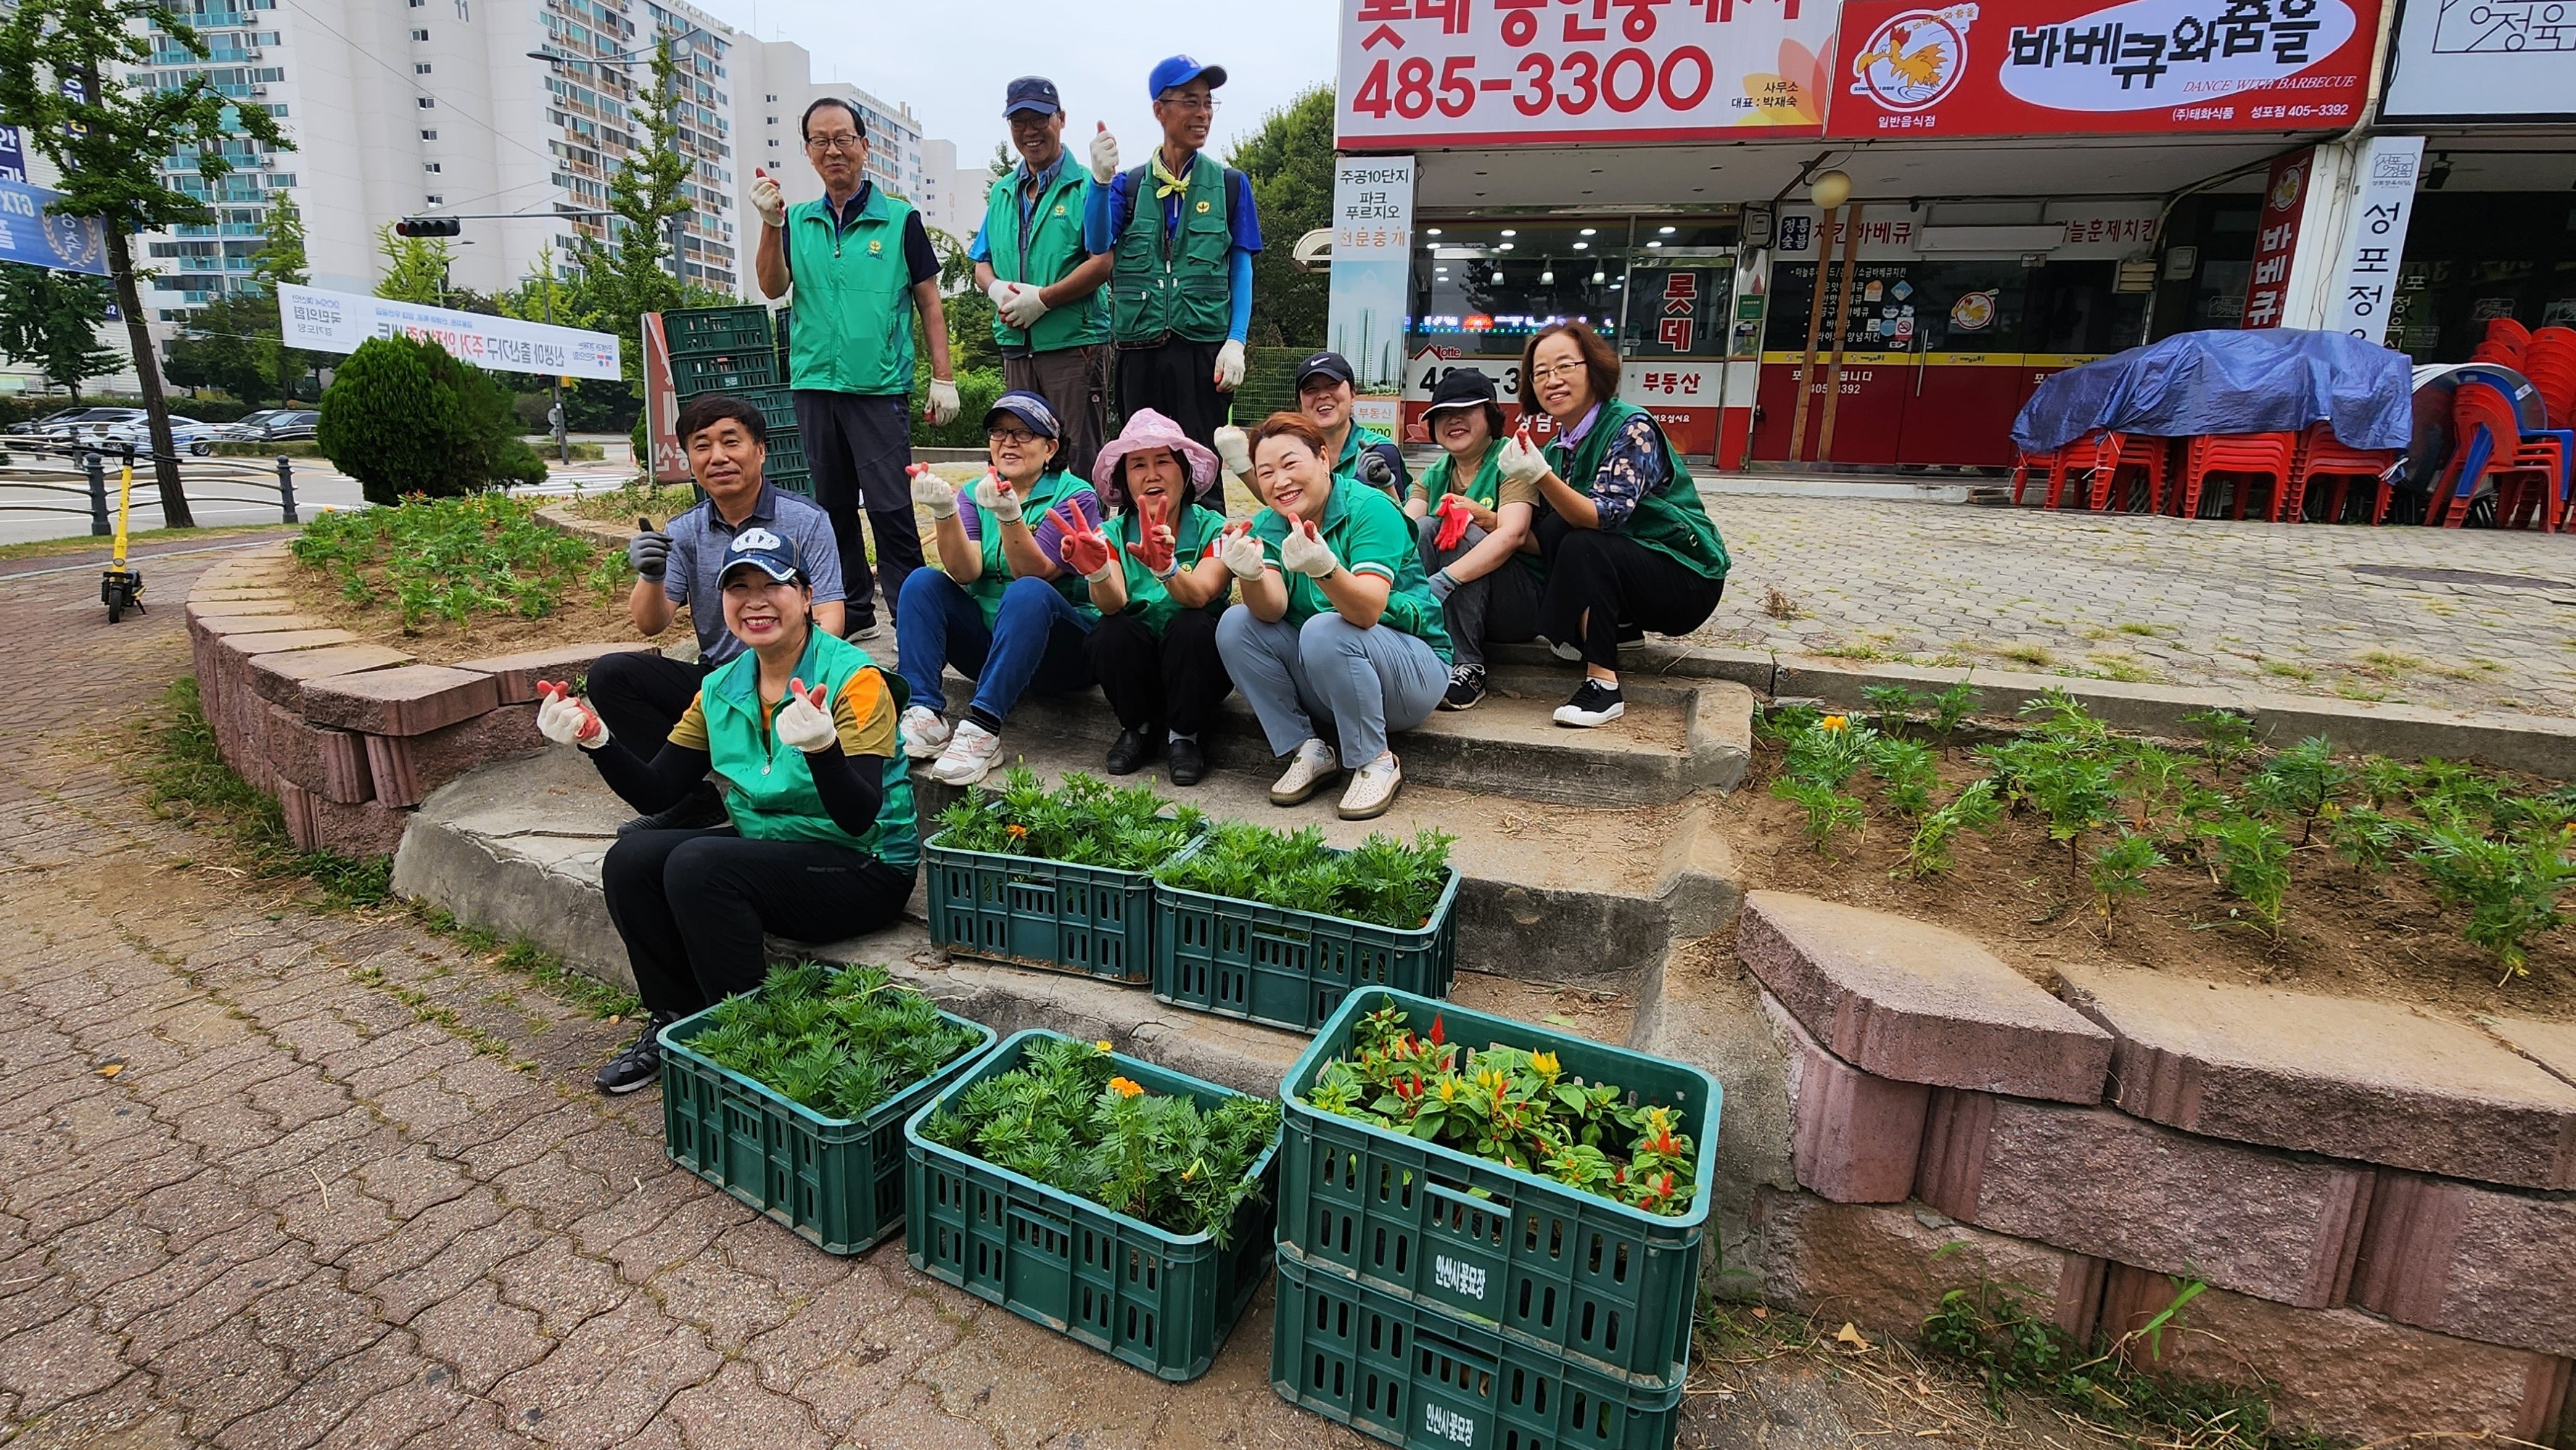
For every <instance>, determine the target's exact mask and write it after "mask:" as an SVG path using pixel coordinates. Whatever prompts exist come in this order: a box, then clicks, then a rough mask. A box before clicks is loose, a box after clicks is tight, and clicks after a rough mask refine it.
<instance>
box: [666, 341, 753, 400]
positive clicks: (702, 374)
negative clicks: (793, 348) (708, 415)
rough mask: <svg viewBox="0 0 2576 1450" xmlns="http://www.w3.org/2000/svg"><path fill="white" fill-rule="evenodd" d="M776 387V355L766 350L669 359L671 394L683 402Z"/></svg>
mask: <svg viewBox="0 0 2576 1450" xmlns="http://www.w3.org/2000/svg"><path fill="white" fill-rule="evenodd" d="M776 386H778V354H777V353H775V352H772V351H771V350H770V349H769V348H767V347H766V346H762V347H747V348H737V349H735V350H734V351H732V352H725V353H710V354H707V355H705V356H703V357H675V358H673V359H671V390H672V392H673V393H674V394H675V395H676V396H678V397H680V398H683V399H686V398H695V397H698V396H701V395H703V394H706V393H735V394H739V393H742V392H744V391H746V390H748V389H751V388H774V387H776Z"/></svg>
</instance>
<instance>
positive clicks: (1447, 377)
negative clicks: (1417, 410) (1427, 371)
mask: <svg viewBox="0 0 2576 1450" xmlns="http://www.w3.org/2000/svg"><path fill="white" fill-rule="evenodd" d="M1496 396H1497V395H1496V394H1495V392H1494V380H1493V379H1492V378H1489V377H1487V376H1485V374H1484V373H1482V372H1480V371H1478V370H1477V369H1475V368H1451V369H1450V370H1449V371H1447V372H1445V373H1442V374H1441V375H1440V385H1439V386H1438V387H1435V388H1433V389H1432V390H1431V406H1430V407H1428V408H1425V409H1423V410H1422V411H1423V412H1424V413H1438V412H1442V411H1444V410H1446V409H1450V408H1490V407H1493V406H1494V405H1495V404H1494V399H1495V397H1496Z"/></svg>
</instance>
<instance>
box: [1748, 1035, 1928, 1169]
mask: <svg viewBox="0 0 2576 1450" xmlns="http://www.w3.org/2000/svg"><path fill="white" fill-rule="evenodd" d="M1762 1013H1763V1015H1764V1016H1765V1017H1767V1018H1768V1019H1770V1022H1771V1028H1772V1032H1773V1035H1774V1037H1775V1038H1776V1039H1777V1040H1778V1041H1779V1042H1780V1044H1781V1047H1782V1050H1783V1051H1784V1052H1785V1053H1786V1054H1787V1056H1788V1061H1789V1112H1790V1123H1791V1127H1790V1141H1789V1152H1790V1161H1791V1164H1792V1166H1793V1169H1794V1171H1795V1173H1796V1175H1797V1179H1798V1186H1799V1187H1801V1188H1804V1189H1806V1190H1808V1191H1809V1192H1811V1193H1815V1194H1818V1195H1821V1196H1822V1197H1825V1198H1828V1199H1831V1200H1832V1201H1834V1202H1836V1203H1897V1202H1901V1201H1903V1200H1904V1199H1906V1198H1908V1197H1911V1196H1912V1195H1913V1192H1914V1169H1915V1163H1916V1160H1917V1158H1918V1157H1919V1156H1920V1154H1921V1152H1922V1149H1923V1115H1924V1111H1925V1109H1926V1108H1927V1107H1929V1105H1930V1103H1931V1099H1932V1089H1930V1088H1928V1087H1925V1086H1924V1085H1923V1084H1921V1083H1914V1082H1896V1081H1894V1080H1892V1079H1889V1078H1883V1077H1873V1076H1871V1075H1870V1074H1868V1073H1865V1072H1863V1071H1861V1070H1860V1069H1859V1068H1856V1067H1854V1066H1852V1065H1851V1064H1850V1063H1847V1062H1845V1061H1843V1060H1842V1059H1841V1058H1839V1057H1836V1056H1834V1055H1833V1054H1832V1053H1830V1052H1827V1051H1826V1050H1825V1049H1824V1048H1823V1047H1822V1046H1820V1045H1818V1043H1817V1042H1816V1039H1815V1038H1813V1037H1811V1036H1809V1035H1808V1033H1807V1029H1806V1028H1804V1027H1802V1026H1800V1025H1798V1019H1797V1018H1796V1017H1794V1016H1791V1015H1790V1013H1789V1009H1788V1008H1786V1007H1783V1006H1782V1005H1780V999H1779V998H1777V997H1774V996H1772V995H1771V994H1770V993H1768V992H1764V993H1762Z"/></svg>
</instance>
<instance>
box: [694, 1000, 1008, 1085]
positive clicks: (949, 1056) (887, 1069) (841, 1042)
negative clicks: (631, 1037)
mask: <svg viewBox="0 0 2576 1450" xmlns="http://www.w3.org/2000/svg"><path fill="white" fill-rule="evenodd" d="M709 1022H710V1025H709V1026H708V1027H707V1029H706V1030H705V1031H703V1032H700V1033H699V1034H698V1035H696V1036H695V1037H692V1038H690V1039H689V1048H690V1050H691V1051H693V1052H695V1053H697V1054H698V1055H699V1056H701V1057H704V1058H706V1059H707V1060H709V1061H710V1062H713V1063H715V1064H716V1065H717V1066H719V1067H725V1068H730V1069H732V1070H733V1071H735V1072H738V1073H741V1074H742V1075H743V1076H745V1077H747V1078H750V1079H751V1080H752V1081H754V1082H757V1083H761V1084H763V1085H764V1086H767V1087H770V1088H772V1089H775V1090H776V1091H778V1092H779V1093H781V1094H783V1095H785V1096H787V1097H789V1098H792V1099H794V1100H795V1101H797V1102H798V1103H801V1104H803V1105H804V1106H806V1107H808V1108H811V1109H813V1110H814V1111H815V1112H818V1113H821V1114H823V1115H824V1116H826V1117H830V1118H844V1119H850V1120H856V1119H859V1118H863V1117H866V1116H867V1115H868V1113H869V1111H870V1110H872V1109H874V1108H875V1107H876V1106H877V1105H878V1104H879V1103H882V1102H884V1101H885V1100H886V1099H888V1098H891V1097H893V1096H894V1095H895V1094H896V1093H899V1092H901V1091H903V1090H904V1089H905V1088H907V1087H910V1086H912V1085H913V1084H914V1083H917V1082H919V1081H921V1080H922V1079H923V1078H926V1077H929V1076H930V1075H931V1074H933V1073H935V1072H937V1071H938V1070H939V1069H940V1068H941V1067H943V1066H945V1065H946V1064H948V1063H949V1062H952V1061H954V1060H955V1059H956V1058H957V1056H958V1055H959V1054H960V1053H963V1052H966V1051H969V1050H971V1049H972V1048H974V1047H975V1046H976V1045H977V1044H978V1043H979V1042H981V1041H982V1038H981V1036H980V1034H977V1033H975V1032H973V1031H970V1030H968V1029H966V1028H963V1027H958V1026H953V1025H951V1024H950V1023H947V1022H944V1021H942V1020H941V1019H940V1016H939V1008H938V1006H937V1005H936V1004H935V1003H933V1002H932V1001H931V1000H930V999H929V998H928V997H925V996H923V995H921V994H920V993H919V992H913V991H907V990H905V989H903V988H900V987H897V986H895V985H894V984H893V982H892V981H891V979H889V978H888V977H887V976H886V973H885V969H884V968H882V967H856V968H852V969H850V970H847V971H834V970H831V969H830V968H827V967H822V966H818V965H816V964H814V963H811V962H807V963H805V964H803V965H800V966H782V967H776V968H773V969H772V970H771V971H770V974H769V980H768V981H766V982H764V983H762V984H761V987H760V990H759V991H757V992H748V993H744V994H742V995H739V996H734V997H728V998H726V999H725V1000H724V1001H723V1002H721V1003H719V1004H717V1006H716V1008H715V1011H714V1015H713V1016H712V1017H711V1018H710V1019H709Z"/></svg>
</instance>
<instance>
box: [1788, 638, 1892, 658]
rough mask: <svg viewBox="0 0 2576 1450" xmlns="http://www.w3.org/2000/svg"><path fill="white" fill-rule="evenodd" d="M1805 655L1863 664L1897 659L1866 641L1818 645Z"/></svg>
mask: <svg viewBox="0 0 2576 1450" xmlns="http://www.w3.org/2000/svg"><path fill="white" fill-rule="evenodd" d="M1807 653H1809V654H1814V655H1822V656H1824V657H1825V658H1827V659H1837V660H1861V661H1864V662H1867V661H1874V660H1892V659H1895V658H1897V656H1895V655H1892V654H1890V653H1888V652H1887V651H1886V650H1883V649H1880V648H1879V647H1878V646H1877V645H1874V644H1870V643H1868V642H1866V641H1860V642H1855V643H1851V644H1824V645H1818V646H1816V647H1815V648H1814V649H1811V650H1809V651H1807Z"/></svg>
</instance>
